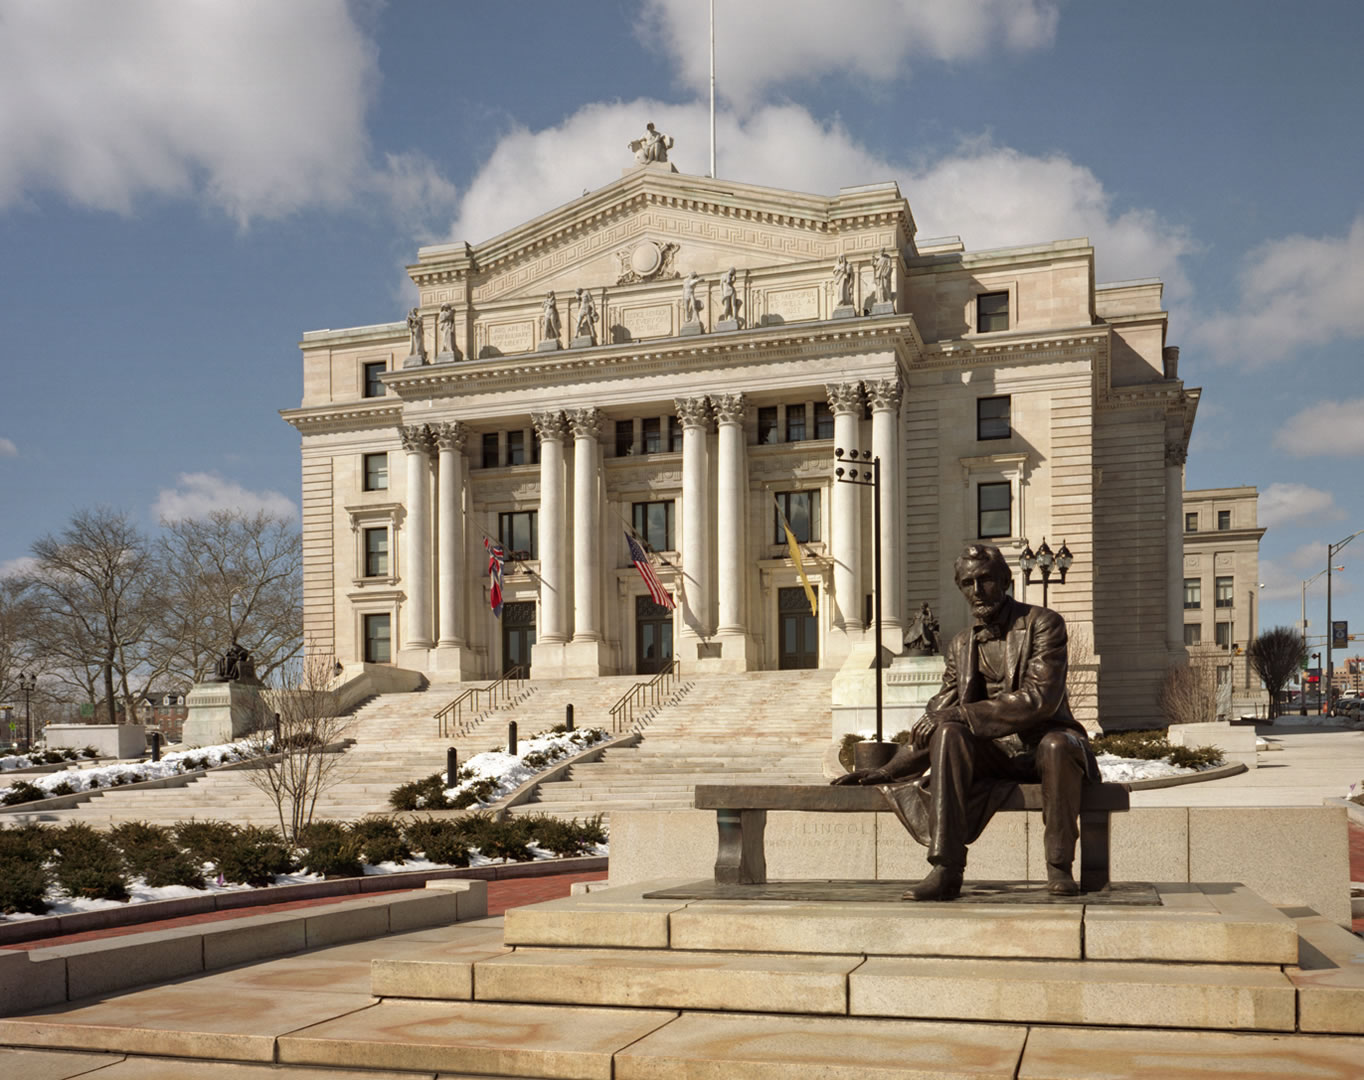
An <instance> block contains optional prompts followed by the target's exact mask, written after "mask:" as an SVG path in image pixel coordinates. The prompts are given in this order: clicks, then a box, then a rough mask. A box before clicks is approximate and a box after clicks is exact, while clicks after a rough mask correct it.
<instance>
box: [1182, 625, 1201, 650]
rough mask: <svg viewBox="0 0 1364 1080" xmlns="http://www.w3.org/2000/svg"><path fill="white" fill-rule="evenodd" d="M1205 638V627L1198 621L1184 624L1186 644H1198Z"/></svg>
mask: <svg viewBox="0 0 1364 1080" xmlns="http://www.w3.org/2000/svg"><path fill="white" fill-rule="evenodd" d="M1202 640H1203V628H1202V627H1201V626H1199V625H1198V623H1185V624H1184V644H1185V645H1197V644H1199V643H1200V642H1201V641H1202Z"/></svg>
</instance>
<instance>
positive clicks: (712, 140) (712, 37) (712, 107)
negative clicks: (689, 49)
mask: <svg viewBox="0 0 1364 1080" xmlns="http://www.w3.org/2000/svg"><path fill="white" fill-rule="evenodd" d="M710 178H711V179H712V180H714V179H715V178H716V177H715V0H710Z"/></svg>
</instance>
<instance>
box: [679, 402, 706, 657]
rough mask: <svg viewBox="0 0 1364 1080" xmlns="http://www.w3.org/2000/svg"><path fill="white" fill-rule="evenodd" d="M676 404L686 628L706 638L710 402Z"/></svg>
mask: <svg viewBox="0 0 1364 1080" xmlns="http://www.w3.org/2000/svg"><path fill="white" fill-rule="evenodd" d="M673 404H674V406H675V407H676V408H677V417H678V419H679V420H680V421H681V422H682V589H683V606H682V607H683V615H682V618H683V626H682V629H683V632H684V633H690V634H695V635H699V636H703V637H704V636H706V635H707V634H708V633H709V631H710V573H709V566H708V563H709V551H708V533H709V529H708V528H707V525H708V518H709V516H710V515H709V509H710V506H709V502H710V493H709V491H708V484H707V480H708V475H709V467H710V466H709V461H708V459H707V453H706V425H707V423H708V422H709V420H710V405H709V402H708V401H707V399H706V398H705V397H694V398H679V399H677V400H676V401H674V402H673Z"/></svg>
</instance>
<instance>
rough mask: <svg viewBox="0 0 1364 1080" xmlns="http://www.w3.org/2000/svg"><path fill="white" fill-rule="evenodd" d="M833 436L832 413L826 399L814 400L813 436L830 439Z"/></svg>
mask: <svg viewBox="0 0 1364 1080" xmlns="http://www.w3.org/2000/svg"><path fill="white" fill-rule="evenodd" d="M833 437H834V413H833V410H832V409H830V408H829V403H828V402H827V401H816V402H815V438H816V439H832V438H833Z"/></svg>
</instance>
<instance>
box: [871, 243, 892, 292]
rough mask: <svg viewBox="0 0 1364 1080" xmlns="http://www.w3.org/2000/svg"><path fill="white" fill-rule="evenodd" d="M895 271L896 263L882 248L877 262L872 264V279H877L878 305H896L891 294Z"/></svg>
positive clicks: (877, 256)
mask: <svg viewBox="0 0 1364 1080" xmlns="http://www.w3.org/2000/svg"><path fill="white" fill-rule="evenodd" d="M894 270H895V263H894V261H893V260H892V259H891V257H890V255H889V254H888V253H887V252H886V249H885V248H882V249H881V250H880V251H879V252H878V253H877V255H876V262H875V263H873V264H872V277H873V278H875V279H876V302H877V303H878V304H891V303H894V297H893V295H892V293H891V275H892V273H893V272H894Z"/></svg>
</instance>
